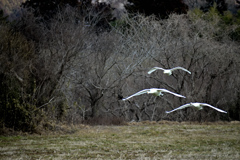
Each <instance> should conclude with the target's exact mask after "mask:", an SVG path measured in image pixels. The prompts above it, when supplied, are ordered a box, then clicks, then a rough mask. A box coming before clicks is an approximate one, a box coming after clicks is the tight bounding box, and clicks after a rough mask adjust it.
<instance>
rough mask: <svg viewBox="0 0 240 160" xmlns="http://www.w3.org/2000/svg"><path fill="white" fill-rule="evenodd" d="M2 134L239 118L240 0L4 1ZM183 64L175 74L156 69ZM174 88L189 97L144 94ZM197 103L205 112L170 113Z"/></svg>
mask: <svg viewBox="0 0 240 160" xmlns="http://www.w3.org/2000/svg"><path fill="white" fill-rule="evenodd" d="M0 7H1V8H2V10H1V12H0V37H1V38H0V65H1V67H0V82H1V83H0V88H1V89H0V126H1V127H0V128H1V129H0V131H1V133H4V131H5V130H6V129H9V128H10V129H12V130H20V131H27V132H38V131H39V130H44V129H50V130H55V129H56V128H57V126H58V125H60V124H67V125H77V124H81V123H87V124H107V125H109V124H117V125H119V124H123V123H124V122H126V121H133V120H134V121H144V120H150V121H160V120H170V121H219V120H223V121H231V120H240V83H239V82H240V69H239V67H240V48H239V44H240V26H239V25H240V10H238V7H239V1H224V0H217V1H216V0H205V1H201V0H185V1H182V0H175V1H173V0H172V1H170V0H165V1H164V0H162V1H161V3H160V2H155V1H154V0H152V1H146V0H145V1H144V0H142V1H140V0H135V1H134V0H129V1H124V0H122V1H121V0H119V1H111V3H110V2H108V1H105V3H100V2H97V1H95V2H93V1H89V0H82V1H74V0H72V1H71V0H55V1H53V0H51V1H48V0H45V1H39V0H30V1H23V3H20V1H14V0H12V1H11V0H8V1H1V2H0ZM154 66H159V67H164V68H172V67H175V66H182V67H184V68H187V69H188V70H190V71H191V72H192V74H191V75H189V74H187V73H185V72H181V71H176V72H175V73H173V75H172V76H166V75H164V74H162V72H161V71H156V72H154V73H153V74H151V75H148V74H147V71H148V70H149V69H150V68H152V67H154ZM152 87H154V88H166V89H168V90H170V91H173V92H176V93H179V94H182V95H184V96H186V97H187V98H186V99H181V98H176V97H174V96H172V95H168V94H166V95H164V96H163V97H157V98H156V97H154V96H151V95H141V96H138V97H134V98H132V99H130V100H129V101H126V102H124V101H122V100H121V99H122V98H123V97H126V96H129V95H131V94H133V93H135V92H137V91H139V90H142V89H145V88H152ZM189 102H205V103H209V104H211V105H213V106H216V107H218V108H221V109H223V110H225V111H227V112H228V114H224V115H223V114H222V113H217V112H216V111H215V110H212V109H209V108H204V110H202V111H195V110H193V109H192V108H188V109H184V110H181V111H178V112H174V113H172V114H168V115H167V114H165V111H166V110H171V109H173V108H176V107H178V106H180V105H183V104H185V103H189Z"/></svg>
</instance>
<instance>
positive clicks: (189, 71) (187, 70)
mask: <svg viewBox="0 0 240 160" xmlns="http://www.w3.org/2000/svg"><path fill="white" fill-rule="evenodd" d="M177 69H181V70H183V71H185V72H188V73H189V74H191V72H190V71H189V70H187V69H185V68H183V67H175V68H172V69H171V71H174V70H177Z"/></svg>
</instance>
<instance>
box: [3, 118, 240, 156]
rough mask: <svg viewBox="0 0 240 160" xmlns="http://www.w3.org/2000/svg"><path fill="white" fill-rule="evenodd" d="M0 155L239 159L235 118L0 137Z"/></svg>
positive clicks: (239, 140) (239, 128) (239, 129)
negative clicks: (226, 120) (218, 120)
mask: <svg viewBox="0 0 240 160" xmlns="http://www.w3.org/2000/svg"><path fill="white" fill-rule="evenodd" d="M0 159H4V160H7V159H24V160H27V159H57V160H58V159H198V160H199V159H208V160H209V159H222V160H226V159H228V160H230V159H232V160H238V159H240V123H239V122H214V123H189V122H182V123H177V122H168V121H160V122H141V123H128V124H127V125H122V126H81V127H78V128H77V129H75V132H74V133H72V134H59V133H51V134H47V133H45V134H42V135H21V136H1V137H0Z"/></svg>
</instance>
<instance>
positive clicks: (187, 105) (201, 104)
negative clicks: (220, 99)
mask: <svg viewBox="0 0 240 160" xmlns="http://www.w3.org/2000/svg"><path fill="white" fill-rule="evenodd" d="M203 106H207V107H210V108H213V109H215V110H217V111H218V112H222V113H227V112H226V111H224V110H221V109H219V108H216V107H213V106H212V105H210V104H207V103H199V102H196V103H192V102H191V103H188V104H185V105H182V106H180V107H178V108H176V109H174V110H171V111H166V113H171V112H174V111H176V110H179V109H184V108H187V107H195V108H196V109H197V110H201V109H203Z"/></svg>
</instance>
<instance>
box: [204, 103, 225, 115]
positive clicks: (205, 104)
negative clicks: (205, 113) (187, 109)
mask: <svg viewBox="0 0 240 160" xmlns="http://www.w3.org/2000/svg"><path fill="white" fill-rule="evenodd" d="M201 105H202V106H208V107H210V108H213V109H215V110H217V111H218V112H222V113H227V112H226V111H224V110H221V109H219V108H216V107H213V106H212V105H210V104H207V103H201Z"/></svg>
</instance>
